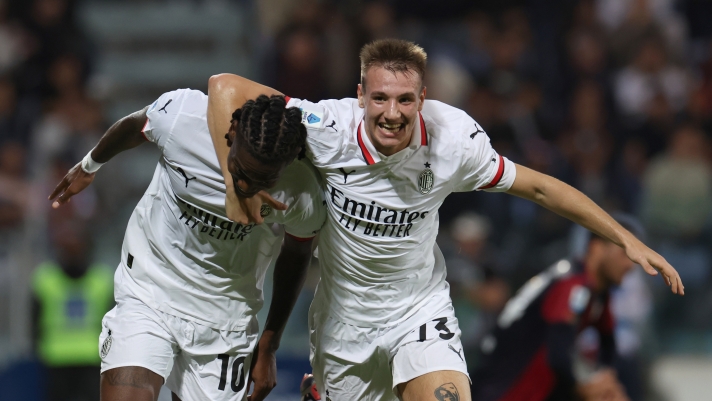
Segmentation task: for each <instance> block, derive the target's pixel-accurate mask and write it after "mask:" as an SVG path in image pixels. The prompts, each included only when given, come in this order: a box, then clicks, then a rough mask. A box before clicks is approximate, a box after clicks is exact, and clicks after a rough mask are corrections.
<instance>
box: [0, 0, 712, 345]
mask: <svg viewBox="0 0 712 401" xmlns="http://www.w3.org/2000/svg"><path fill="white" fill-rule="evenodd" d="M234 1H235V2H237V3H240V4H241V5H244V6H245V9H247V10H250V12H252V13H254V21H255V23H254V25H255V27H254V29H255V32H254V33H253V34H252V43H251V45H250V49H251V50H250V51H251V56H252V58H253V63H255V64H256V66H257V70H258V71H260V75H259V76H256V77H254V78H256V79H257V80H258V81H260V82H263V83H265V84H268V85H270V86H273V87H275V88H277V89H278V90H280V91H282V92H283V93H286V94H288V95H290V96H294V97H299V98H306V99H309V100H313V101H317V100H320V99H324V98H340V97H353V96H355V93H356V84H357V83H358V79H359V62H358V52H359V49H360V47H361V46H362V45H363V44H365V43H367V42H369V41H371V40H373V39H378V38H383V37H393V36H395V37H400V38H403V39H407V40H412V41H414V42H416V43H418V44H420V45H422V46H423V47H424V48H425V50H426V51H427V53H428V57H429V64H428V71H427V72H426V86H427V97H428V98H430V99H437V100H441V101H444V102H446V103H449V104H451V105H453V106H456V107H459V108H462V109H464V110H465V111H467V112H468V113H469V114H470V115H471V116H472V117H474V118H475V119H476V120H477V121H478V123H479V124H480V125H481V126H482V127H483V128H484V129H485V130H486V132H487V133H488V135H489V137H490V138H491V141H492V143H493V145H494V147H495V148H496V149H497V150H498V151H499V152H500V153H501V154H503V155H505V156H507V157H508V158H510V159H511V160H513V161H514V162H516V163H520V164H523V165H526V166H529V167H531V168H533V169H536V170H538V171H541V172H544V173H547V174H550V175H553V176H555V177H557V178H559V179H561V180H563V181H565V182H567V183H569V184H571V185H573V186H575V187H576V188H578V189H580V190H581V191H583V192H584V193H585V194H587V195H588V196H589V197H591V198H592V199H593V200H594V201H596V202H597V203H598V204H600V205H601V206H602V207H604V208H605V209H606V210H608V211H622V212H626V213H629V214H632V215H634V216H637V217H638V218H639V219H640V221H641V222H642V223H643V225H644V226H645V227H646V229H647V241H648V242H649V243H650V244H651V245H652V246H653V248H654V249H656V250H657V251H658V252H660V253H661V254H662V255H663V256H665V257H666V258H667V259H668V261H670V262H671V263H672V264H673V265H674V266H675V267H676V268H677V269H678V270H679V272H680V274H681V276H682V278H683V281H684V283H685V289H686V293H687V295H686V296H685V297H684V298H683V299H677V298H673V297H672V296H669V295H668V294H667V293H666V292H665V291H664V289H663V286H662V283H661V282H660V280H657V281H653V280H649V279H647V278H644V277H642V276H637V278H636V279H635V280H633V281H632V282H631V284H630V288H631V290H630V291H628V292H626V293H624V294H622V295H621V296H620V299H621V301H620V302H619V307H618V308H617V309H618V311H619V315H620V316H621V318H622V319H621V320H622V321H630V322H632V323H631V325H633V326H636V325H637V326H636V327H638V326H640V321H641V320H646V321H649V322H650V323H649V327H652V328H653V329H654V330H656V335H655V336H653V337H654V338H655V339H657V340H658V341H657V344H656V346H657V347H659V348H661V349H663V350H670V351H689V350H690V349H695V350H698V351H699V347H698V348H694V347H695V345H690V344H707V345H706V347H707V348H706V351H707V352H712V349H710V348H709V347H710V345H709V344H712V339H710V338H707V337H709V333H710V332H712V274H711V273H712V246H710V245H712V230H711V229H712V150H711V149H712V147H711V144H712V142H711V141H712V24H710V23H709V22H710V21H712V2H710V1H706V0H577V1H572V0H481V1H476V2H475V1H468V0H438V1H433V0H421V1H412V0H410V1H405V0H390V1H366V0H341V1H339V0H322V1H318V0H299V1H294V0H260V1H248V0H234ZM195 3H196V4H201V3H210V0H203V1H197V0H196V1H195ZM81 4H82V3H81V2H76V1H74V0H0V302H10V301H9V295H8V294H10V291H8V288H9V287H10V286H11V283H12V280H11V277H9V274H10V273H9V272H10V270H9V269H8V268H7V266H8V264H10V263H12V262H11V261H10V259H9V256H8V255H10V253H11V251H12V250H13V249H14V247H16V246H17V245H18V243H19V241H25V242H28V241H29V242H30V243H32V244H40V245H39V246H37V247H34V245H33V246H32V249H33V252H37V253H39V254H40V256H37V255H35V256H37V257H39V258H40V259H41V258H42V257H45V256H46V257H51V255H52V252H53V247H52V246H51V238H53V237H52V232H53V230H54V231H57V230H61V229H62V227H64V223H65V222H66V221H68V220H71V221H73V222H74V223H73V224H77V222H79V224H85V225H91V229H89V231H90V232H91V233H92V234H93V235H94V236H100V234H101V233H106V232H110V231H111V232H113V231H119V232H123V226H121V227H113V226H111V225H110V222H111V221H113V220H109V219H107V218H106V217H105V216H106V215H107V213H109V212H115V211H116V210H118V209H120V208H122V207H124V205H119V204H117V200H116V199H115V198H114V195H116V194H117V193H118V192H120V188H119V187H120V185H113V186H111V187H109V188H106V190H105V191H104V192H101V191H99V192H96V191H91V190H90V191H85V192H84V193H83V194H81V196H78V197H76V198H75V199H73V200H72V206H71V207H67V208H63V209H62V210H60V211H50V209H49V203H48V202H44V198H45V197H46V195H47V194H48V193H49V192H51V188H50V187H49V185H50V184H53V183H55V182H58V181H59V179H61V177H62V175H63V174H64V173H65V172H66V171H67V170H68V169H69V168H70V167H71V166H72V165H74V163H76V162H77V161H79V160H80V159H81V158H82V157H83V155H84V154H86V152H87V151H88V150H89V149H90V148H91V147H92V146H93V144H94V143H95V142H96V140H97V139H98V137H99V135H101V133H102V132H103V130H104V129H106V128H107V126H108V125H107V124H109V123H111V121H106V119H105V117H104V110H103V107H104V106H105V104H103V103H102V101H100V100H98V98H97V96H95V95H94V93H93V90H92V88H93V85H92V78H93V76H94V73H95V71H94V66H95V63H96V59H97V57H99V56H100V54H101V52H100V49H99V51H97V49H95V47H94V45H93V44H92V42H91V40H89V38H88V36H87V34H86V33H84V31H83V29H82V26H80V24H79V23H78V22H77V18H76V12H77V9H78V8H79V7H81ZM231 72H238V73H239V71H231ZM206 79H207V77H206ZM199 89H202V88H199ZM128 179H129V180H130V177H128ZM126 207H128V208H129V209H130V208H132V207H133V205H128V206H126ZM440 217H441V234H440V237H439V242H440V244H441V247H442V248H443V252H444V253H445V255H446V257H447V259H448V263H449V270H448V272H449V273H448V274H449V277H450V279H451V283H452V289H453V298H454V301H455V303H456V309H457V310H458V311H459V312H458V313H459V315H460V320H461V322H462V323H461V326H462V328H463V332H464V334H465V336H466V337H467V338H465V340H464V343H466V346H468V345H467V344H469V346H474V344H476V341H477V339H478V338H479V336H481V335H482V332H483V331H484V330H486V329H487V328H488V327H491V325H492V322H493V321H494V319H495V317H496V315H497V313H498V312H499V311H500V310H501V308H502V307H503V305H504V303H505V302H506V301H507V299H508V298H509V297H510V296H511V294H512V293H513V292H514V291H516V289H517V288H518V287H519V286H520V285H521V284H522V283H523V282H524V281H525V280H526V279H527V278H529V277H531V276H533V275H534V274H536V273H538V272H540V271H542V270H543V269H545V268H546V267H548V266H549V265H551V264H552V263H554V262H556V261H557V260H558V259H560V258H562V257H570V256H572V255H574V254H575V252H574V251H573V248H575V247H574V246H572V242H573V241H572V240H571V238H572V235H571V232H572V226H571V224H570V223H568V222H567V220H565V219H563V218H560V217H558V216H556V215H554V214H552V213H550V212H548V211H546V210H544V209H543V208H541V207H538V206H536V205H534V204H532V203H530V202H527V201H523V200H520V199H518V198H514V197H512V196H507V195H504V194H483V193H463V194H454V195H453V196H451V197H450V198H449V199H448V200H447V201H446V203H445V205H444V207H443V208H442V209H441V213H440ZM38 227H39V228H38ZM80 231H82V230H80ZM55 237H56V235H55ZM28 238H29V239H28ZM117 239H119V240H120V236H119V237H117ZM45 243H50V245H49V246H43V245H42V244H45ZM119 244H120V243H116V244H112V246H113V248H112V251H115V252H118V249H119V246H120V245H119ZM32 267H34V266H32ZM30 270H31V269H30ZM650 294H653V295H654V296H653V297H652V298H651V295H650ZM626 297H627V298H626ZM650 299H654V305H650V302H649V300H650ZM646 305H647V306H646ZM651 306H654V308H652V312H651V311H650V310H649V309H646V308H649V307H651ZM3 314H4V315H3ZM8 319H9V317H8V316H7V308H0V332H2V331H3V330H1V329H5V330H6V329H7V325H9V320H8ZM626 319H628V320H626ZM622 332H624V330H623V331H622ZM631 335H632V336H633V337H632V339H630V338H629V341H628V342H627V343H626V342H625V341H624V343H625V344H634V345H632V346H633V347H634V348H636V349H637V348H639V345H635V344H639V343H640V342H645V341H647V340H646V338H647V337H650V336H647V335H646V329H644V328H643V329H636V330H635V334H631ZM468 336H469V337H468ZM646 336H647V337H646ZM700 336H701V337H703V338H702V339H701V340H699V341H700V342H698V343H695V342H694V341H693V342H692V343H691V342H690V341H691V339H692V340H695V339H699V338H700ZM705 336H707V337H705ZM624 338H625V337H624ZM648 340H649V338H648ZM668 340H670V341H668ZM705 341H706V342H705Z"/></svg>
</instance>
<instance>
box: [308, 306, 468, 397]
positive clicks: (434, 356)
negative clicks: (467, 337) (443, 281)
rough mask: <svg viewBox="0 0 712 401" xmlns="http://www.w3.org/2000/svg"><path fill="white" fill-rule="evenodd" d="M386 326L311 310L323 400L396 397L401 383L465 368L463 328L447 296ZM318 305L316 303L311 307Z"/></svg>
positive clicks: (315, 363) (315, 361) (313, 356)
mask: <svg viewBox="0 0 712 401" xmlns="http://www.w3.org/2000/svg"><path fill="white" fill-rule="evenodd" d="M431 301H432V302H429V303H428V305H427V306H426V307H424V308H422V309H420V310H419V311H418V312H416V313H415V315H413V316H411V317H409V318H408V319H406V320H405V321H403V322H401V323H399V324H397V325H395V326H391V327H387V328H362V327H356V326H353V325H350V324H346V323H342V322H339V321H337V320H336V319H334V318H332V317H330V316H325V315H324V314H321V313H320V312H319V311H316V310H314V311H312V312H310V322H309V323H310V328H311V329H310V331H311V336H310V340H311V364H312V369H313V373H314V377H315V379H316V383H317V388H318V389H319V392H320V394H321V396H322V398H323V399H325V400H330V399H331V400H361V401H368V400H373V401H376V400H377V401H381V400H398V397H397V391H398V390H397V386H398V385H399V384H401V383H406V382H408V381H410V380H412V379H415V378H416V377H418V376H422V375H424V374H426V373H430V372H436V371H441V370H454V371H458V372H462V373H464V374H465V375H467V376H468V377H469V375H468V373H467V364H466V363H465V355H464V354H463V352H462V344H461V342H460V335H461V333H460V328H459V326H458V324H457V318H455V313H454V309H453V307H452V301H451V300H450V297H449V296H448V295H445V296H443V295H442V294H437V295H435V296H434V297H433V298H432V300H431ZM313 309H318V308H313Z"/></svg>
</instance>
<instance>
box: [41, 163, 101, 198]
mask: <svg viewBox="0 0 712 401" xmlns="http://www.w3.org/2000/svg"><path fill="white" fill-rule="evenodd" d="M95 175H96V173H91V174H89V173H87V172H86V171H84V170H82V166H81V162H80V163H77V165H76V166H74V167H72V168H71V169H70V170H69V172H68V173H67V175H65V176H64V178H63V179H62V181H60V182H59V184H57V186H56V187H55V188H54V191H52V193H51V194H50V195H49V197H48V198H47V199H49V200H54V202H52V207H53V208H55V209H56V208H58V207H60V206H61V205H63V204H65V203H67V202H69V200H70V199H71V198H72V196H74V195H76V194H78V193H80V192H82V191H83V190H84V188H86V187H88V186H89V184H91V183H92V181H94V176H95ZM55 198H56V200H55Z"/></svg>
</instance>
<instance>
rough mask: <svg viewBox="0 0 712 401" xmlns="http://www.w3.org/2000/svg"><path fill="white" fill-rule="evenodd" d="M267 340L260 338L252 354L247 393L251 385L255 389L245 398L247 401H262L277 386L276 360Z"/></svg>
mask: <svg viewBox="0 0 712 401" xmlns="http://www.w3.org/2000/svg"><path fill="white" fill-rule="evenodd" d="M268 342H269V338H268V337H267V336H264V335H263V336H262V337H261V338H260V341H258V342H257V346H255V350H254V352H253V353H252V367H251V368H250V377H249V379H248V380H247V393H248V394H250V389H252V384H253V383H254V384H255V388H254V389H252V393H251V394H250V395H248V396H247V400H248V401H262V400H264V399H265V398H267V395H268V394H269V393H270V392H271V391H272V389H273V388H274V387H275V386H276V385H277V358H276V356H275V353H274V351H272V350H271V347H270V346H269V344H268Z"/></svg>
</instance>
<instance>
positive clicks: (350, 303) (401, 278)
mask: <svg viewBox="0 0 712 401" xmlns="http://www.w3.org/2000/svg"><path fill="white" fill-rule="evenodd" d="M287 105H288V106H290V107H291V106H295V107H299V108H301V109H302V122H303V123H304V125H305V126H306V127H307V148H308V149H307V150H308V152H307V154H308V157H309V158H310V159H311V161H312V163H313V164H314V166H315V167H316V168H317V169H318V170H319V172H320V173H321V176H322V178H323V180H324V183H325V186H326V203H327V209H328V218H327V222H326V224H325V225H324V229H323V232H322V236H321V237H320V243H319V253H318V255H319V261H320V264H321V266H322V269H321V283H320V285H319V288H318V290H317V294H316V296H315V302H316V303H318V305H322V307H325V308H328V313H329V314H331V315H332V316H335V317H336V318H337V319H339V320H341V321H343V322H346V323H349V324H354V325H357V326H361V327H384V326H389V325H392V324H396V323H398V322H399V321H401V320H402V319H405V318H407V317H408V316H410V315H412V314H413V313H414V312H415V311H417V310H418V309H419V308H420V306H422V304H423V303H424V302H427V300H428V299H429V297H431V296H432V295H433V294H434V293H435V292H437V291H441V290H446V289H447V283H446V282H445V267H444V261H443V257H442V254H441V253H440V250H439V249H438V248H437V246H436V244H435V237H436V235H437V231H438V208H439V207H440V205H441V204H442V203H443V201H444V200H445V198H446V197H447V195H449V194H450V193H452V192H461V191H471V190H477V189H484V190H488V191H505V190H507V189H509V188H510V187H511V185H512V183H513V182H514V177H515V174H516V172H515V167H514V164H513V163H512V162H511V161H509V160H507V159H506V158H504V157H502V156H500V155H499V154H497V152H496V151H495V150H494V149H493V148H492V146H491V145H490V141H489V138H488V137H487V134H485V132H484V131H483V130H482V128H481V127H480V126H479V125H478V124H477V123H476V122H475V121H474V120H473V119H472V118H470V117H469V116H468V115H467V114H466V113H465V112H463V111H461V110H459V109H456V108H454V107H451V106H448V105H446V104H444V103H441V102H437V101H431V100H426V101H425V104H424V107H423V111H422V112H421V113H419V114H418V121H417V122H416V126H415V131H414V134H413V136H412V138H411V142H410V144H409V145H408V146H407V147H406V148H405V149H403V150H401V151H400V152H398V153H396V154H394V155H391V156H385V155H382V154H380V153H379V152H378V151H377V150H376V148H375V147H374V145H373V144H372V143H371V141H370V140H369V138H368V136H367V135H366V131H365V127H364V121H363V118H364V111H363V109H361V108H360V107H359V106H358V102H357V100H356V99H342V100H325V101H321V102H319V103H311V102H309V101H305V100H299V99H290V100H289V102H288V104H287Z"/></svg>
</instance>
